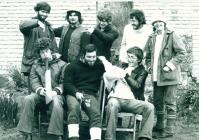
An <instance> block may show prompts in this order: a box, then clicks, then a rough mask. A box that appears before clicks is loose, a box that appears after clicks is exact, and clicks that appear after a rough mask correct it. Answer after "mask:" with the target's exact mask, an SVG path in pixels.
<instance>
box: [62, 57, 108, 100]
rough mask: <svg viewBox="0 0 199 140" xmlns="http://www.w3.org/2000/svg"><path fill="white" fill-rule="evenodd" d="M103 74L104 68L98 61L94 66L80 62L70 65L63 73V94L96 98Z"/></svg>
mask: <svg viewBox="0 0 199 140" xmlns="http://www.w3.org/2000/svg"><path fill="white" fill-rule="evenodd" d="M104 72H105V69H104V66H103V64H102V63H101V62H100V61H99V60H98V59H97V61H96V62H95V64H94V66H88V65H87V64H85V63H83V62H82V61H80V60H78V61H74V62H72V63H70V64H69V65H68V66H67V67H66V69H65V72H64V83H63V84H64V94H68V95H73V96H75V93H76V92H81V93H85V94H89V95H94V96H96V95H97V91H98V90H99V87H100V81H101V78H102V75H103V73H104Z"/></svg>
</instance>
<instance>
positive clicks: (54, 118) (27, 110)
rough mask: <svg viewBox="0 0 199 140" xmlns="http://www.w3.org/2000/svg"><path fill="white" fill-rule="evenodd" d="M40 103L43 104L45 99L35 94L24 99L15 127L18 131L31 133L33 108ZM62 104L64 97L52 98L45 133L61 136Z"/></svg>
mask: <svg viewBox="0 0 199 140" xmlns="http://www.w3.org/2000/svg"><path fill="white" fill-rule="evenodd" d="M41 102H44V103H45V98H44V97H43V96H40V95H38V94H36V93H31V94H30V95H27V96H26V97H25V101H24V109H23V112H22V114H21V117H20V120H19V123H18V126H17V128H18V130H19V131H21V132H25V133H32V129H33V121H34V111H35V106H36V105H37V104H39V103H41ZM63 104H64V97H63V96H61V95H56V96H54V97H53V101H52V102H51V103H50V104H49V110H50V111H51V117H50V122H49V126H48V132H47V133H49V134H54V135H63V117H64V116H63V113H64V109H63Z"/></svg>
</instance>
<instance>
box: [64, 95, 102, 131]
mask: <svg viewBox="0 0 199 140" xmlns="http://www.w3.org/2000/svg"><path fill="white" fill-rule="evenodd" d="M84 98H85V101H83V103H82V105H81V106H80V103H79V102H78V100H77V98H76V97H74V96H71V95H67V96H66V102H67V107H68V124H79V123H80V111H81V109H82V110H84V111H85V113H86V114H87V115H88V117H89V122H90V128H91V127H100V128H101V118H100V106H99V102H98V101H97V98H96V97H95V96H92V95H88V94H84Z"/></svg>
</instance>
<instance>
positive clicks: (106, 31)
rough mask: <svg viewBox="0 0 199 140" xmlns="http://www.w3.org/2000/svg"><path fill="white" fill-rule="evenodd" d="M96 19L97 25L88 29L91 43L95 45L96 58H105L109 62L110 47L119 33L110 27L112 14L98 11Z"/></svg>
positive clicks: (106, 11) (103, 10)
mask: <svg viewBox="0 0 199 140" xmlns="http://www.w3.org/2000/svg"><path fill="white" fill-rule="evenodd" d="M97 19H98V25H97V26H96V27H95V28H90V29H88V31H89V32H90V33H91V43H93V44H95V45H96V47H97V55H98V56H105V57H106V59H108V60H110V57H111V47H112V44H113V42H114V41H115V40H116V39H117V37H118V36H119V32H118V31H117V29H116V27H115V26H113V25H112V13H111V12H110V11H109V10H105V9H102V10H100V11H99V12H98V14H97Z"/></svg>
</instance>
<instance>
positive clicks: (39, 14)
mask: <svg viewBox="0 0 199 140" xmlns="http://www.w3.org/2000/svg"><path fill="white" fill-rule="evenodd" d="M48 14H49V12H48V11H45V10H39V11H38V12H37V17H38V19H39V20H41V21H45V20H46V18H47V17H48Z"/></svg>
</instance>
